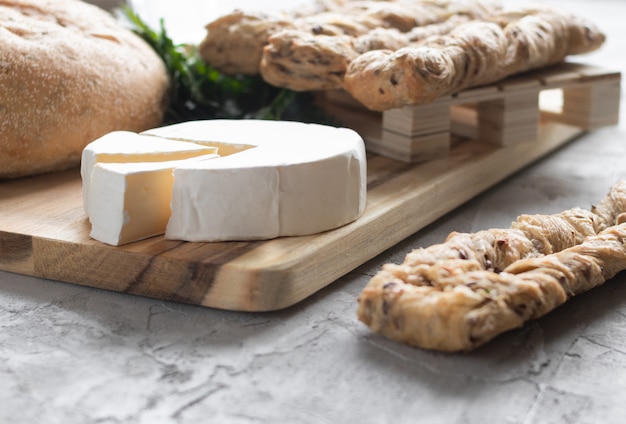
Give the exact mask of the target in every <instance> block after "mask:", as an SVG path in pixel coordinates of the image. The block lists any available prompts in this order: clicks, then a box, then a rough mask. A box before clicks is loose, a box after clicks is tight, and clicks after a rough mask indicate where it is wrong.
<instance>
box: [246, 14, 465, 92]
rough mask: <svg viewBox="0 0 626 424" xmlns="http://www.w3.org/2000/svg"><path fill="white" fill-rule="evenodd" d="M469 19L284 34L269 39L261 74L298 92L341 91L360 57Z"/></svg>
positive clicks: (290, 30) (458, 17)
mask: <svg viewBox="0 0 626 424" xmlns="http://www.w3.org/2000/svg"><path fill="white" fill-rule="evenodd" d="M470 19H472V18H471V17H470V16H468V15H454V16H452V17H450V18H448V19H446V20H445V21H443V22H438V23H435V24H431V25H425V26H419V27H415V28H413V29H412V30H411V31H409V32H401V31H399V30H398V29H396V28H375V29H372V30H371V31H369V32H366V33H365V34H362V35H358V36H349V35H336V34H335V35H332V34H331V35H326V34H313V33H311V32H310V31H302V30H293V29H289V30H284V31H281V32H278V33H276V34H274V35H271V36H270V37H269V38H268V44H267V45H266V46H265V48H264V49H263V56H262V59H261V66H260V69H259V71H260V73H261V75H262V76H263V79H264V80H265V81H267V82H268V83H270V84H272V85H275V86H277V87H284V88H289V89H291V90H296V91H313V90H336V89H341V88H342V87H343V77H344V75H345V73H346V70H347V69H348V65H349V64H350V62H351V61H352V60H354V59H356V58H357V57H358V56H359V55H361V54H363V53H365V52H368V51H371V50H380V49H386V50H397V49H400V48H402V47H405V46H407V45H411V44H416V43H419V42H420V41H422V40H424V39H425V38H427V37H429V36H433V35H435V34H444V33H447V32H449V31H451V30H452V29H453V28H454V27H456V26H457V25H459V24H461V23H464V22H467V21H469V20H470Z"/></svg>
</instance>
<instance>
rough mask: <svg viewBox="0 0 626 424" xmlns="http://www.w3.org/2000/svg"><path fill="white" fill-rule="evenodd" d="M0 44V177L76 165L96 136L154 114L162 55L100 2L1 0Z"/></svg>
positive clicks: (158, 110)
mask: <svg viewBox="0 0 626 424" xmlns="http://www.w3.org/2000/svg"><path fill="white" fill-rule="evenodd" d="M0 51H1V52H2V56H1V57H2V60H1V61H0V96H1V97H0V123H1V124H0V125H1V126H0V178H14V177H21V176H26V175H33V174H38V173H44V172H49V171H55V170H61V169H65V168H69V167H73V166H76V165H78V164H79V162H80V154H81V151H82V149H83V148H84V146H85V145H86V144H87V143H89V142H90V141H92V140H94V139H96V138H98V137H99V136H101V135H103V134H105V133H107V132H110V131H113V130H122V129H124V130H130V131H142V130H145V129H148V128H153V127H155V126H158V125H159V124H160V123H161V122H162V119H163V114H164V111H165V108H166V106H167V91H168V86H169V81H168V77H167V72H166V70H165V67H164V64H163V62H162V61H161V59H160V58H159V57H158V56H157V55H156V54H155V53H154V51H153V50H152V49H151V48H150V46H148V45H147V44H146V43H145V42H144V41H143V40H141V39H140V38H139V37H138V36H136V35H135V34H133V33H132V32H131V31H129V30H127V29H125V28H123V27H122V26H121V25H119V24H118V23H117V21H116V20H115V18H114V17H113V16H111V15H110V14H109V13H108V12H106V11H104V10H103V9H100V8H98V7H96V6H92V5H89V4H87V3H83V2H81V1H79V0H9V1H3V2H2V3H1V4H0Z"/></svg>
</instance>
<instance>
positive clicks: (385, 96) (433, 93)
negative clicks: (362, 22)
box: [344, 8, 605, 110]
mask: <svg viewBox="0 0 626 424" xmlns="http://www.w3.org/2000/svg"><path fill="white" fill-rule="evenodd" d="M604 40H605V36H604V34H603V33H602V32H601V31H600V30H599V29H598V28H596V27H595V26H594V25H592V24H591V23H590V22H587V21H586V20H584V19H583V18H580V17H577V16H573V15H570V14H569V13H566V12H560V11H556V10H553V9H547V8H545V9H527V10H518V11H514V12H506V13H501V14H498V15H495V16H494V17H493V18H492V19H491V21H490V22H487V21H470V22H468V23H466V24H463V25H460V26H459V27H457V28H456V29H454V30H453V31H451V32H450V33H448V34H445V35H441V36H435V37H432V38H429V39H428V40H426V41H425V42H424V43H423V44H422V45H420V46H417V47H412V46H409V47H404V48H401V49H399V50H396V51H385V50H377V51H371V52H367V53H365V54H363V55H361V56H359V57H358V58H357V59H355V60H353V61H351V63H350V65H349V67H348V70H347V72H346V75H345V80H344V89H345V90H346V91H348V92H349V93H350V94H351V95H352V96H353V97H355V98H356V99H357V100H359V101H360V102H361V103H363V104H364V105H365V106H366V107H368V108H369V109H372V110H387V109H393V108H398V107H402V106H405V105H412V104H420V103H427V102H430V101H433V100H435V99H436V98H438V97H441V96H443V95H447V94H452V93H455V92H457V91H459V90H462V89H464V88H468V87H472V86H477V85H482V84H487V83H491V82H495V81H498V80H500V79H502V78H505V77H507V76H510V75H513V74H516V73H520V72H524V71H528V70H531V69H536V68H539V67H544V66H548V65H551V64H554V63H558V62H561V61H562V60H563V59H564V58H565V57H566V56H568V55H571V54H581V53H586V52H590V51H593V50H596V49H597V48H599V47H600V46H601V45H602V44H603V42H604Z"/></svg>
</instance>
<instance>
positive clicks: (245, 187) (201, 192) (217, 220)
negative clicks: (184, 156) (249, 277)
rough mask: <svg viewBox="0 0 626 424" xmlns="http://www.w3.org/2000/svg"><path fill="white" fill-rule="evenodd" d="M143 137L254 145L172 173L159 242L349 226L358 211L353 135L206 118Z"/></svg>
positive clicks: (359, 165) (361, 187) (358, 169)
mask: <svg viewBox="0 0 626 424" xmlns="http://www.w3.org/2000/svg"><path fill="white" fill-rule="evenodd" d="M147 134H152V135H157V136H159V137H164V138H176V139H185V140H190V139H193V140H194V141H196V142H202V143H207V144H212V143H214V142H220V143H229V144H237V145H251V146H254V147H252V148H248V149H245V150H241V151H239V152H238V153H236V154H232V155H229V156H225V157H220V158H217V159H214V160H211V161H204V162H186V163H185V164H183V165H181V166H179V167H176V168H175V169H174V185H173V188H172V191H173V194H172V203H171V209H172V216H171V218H170V220H169V222H168V225H167V230H166V232H165V238H167V239H177V240H188V241H225V240H254V239H270V238H274V237H280V236H297V235H306V234H314V233H319V232H322V231H327V230H330V229H333V228H337V227H340V226H342V225H345V224H347V223H349V222H352V221H354V220H355V219H357V218H358V217H359V216H360V215H361V214H362V213H363V211H364V210H365V202H366V193H367V175H366V156H365V146H364V143H363V139H362V138H361V137H360V136H359V135H358V134H357V133H356V132H355V131H353V130H350V129H347V128H335V127H331V126H325V125H317V124H304V123H298V122H285V121H261V120H245V121H234V120H211V121H193V122H185V123H182V124H176V125H172V126H168V127H163V128H158V129H155V130H150V131H148V132H147Z"/></svg>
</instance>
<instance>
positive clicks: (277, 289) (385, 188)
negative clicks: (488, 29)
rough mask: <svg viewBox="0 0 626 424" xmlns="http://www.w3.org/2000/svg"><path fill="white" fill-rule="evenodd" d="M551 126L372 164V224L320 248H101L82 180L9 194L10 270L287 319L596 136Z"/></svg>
mask: <svg viewBox="0 0 626 424" xmlns="http://www.w3.org/2000/svg"><path fill="white" fill-rule="evenodd" d="M612 75H613V76H615V74H612ZM603 81H605V80H603ZM618 82H619V80H618ZM618 85H619V84H618ZM470 112H471V110H470ZM469 115H470V118H469V120H468V119H465V123H466V125H469V126H470V127H471V126H472V125H473V124H472V122H475V118H472V113H470V114H469ZM473 116H474V117H475V116H476V114H474V115H473ZM543 116H544V118H546V119H545V120H542V122H541V123H540V124H539V125H538V130H537V138H536V139H535V140H528V141H525V142H515V143H511V144H494V143H484V142H481V141H480V140H463V141H460V142H457V143H452V144H451V146H450V149H449V152H448V154H447V155H445V156H443V157H440V158H436V159H432V160H428V161H425V162H419V163H413V162H404V161H400V160H396V159H391V158H388V157H385V156H383V155H380V154H371V153H370V154H369V156H368V193H367V194H368V200H367V207H366V211H365V213H364V215H363V216H362V217H361V218H359V219H358V220H357V221H355V222H353V223H351V224H349V225H346V226H344V227H342V228H339V229H336V230H333V231H329V232H326V233H321V234H316V235H312V236H303V237H286V238H279V239H274V240H269V241H254V242H220V243H191V242H180V241H171V240H165V239H164V238H163V237H153V238H151V239H148V240H144V241H141V242H136V243H132V244H128V245H124V246H120V247H112V246H108V245H105V244H103V243H100V242H97V241H95V240H92V239H90V238H89V230H90V228H89V223H88V221H87V218H86V216H85V214H84V212H83V205H82V194H81V180H80V176H79V173H78V170H71V171H66V172H61V173H56V174H51V175H45V176H40V177H34V178H25V179H20V180H15V181H5V182H0V270H4V271H9V272H15V273H20V274H25V275H33V276H37V277H43V278H47V279H51V280H59V281H64V282H69V283H75V284H81V285H86V286H92V287H97V288H102V289H107V290H114V291H118V292H124V293H131V294H136V295H142V296H149V297H153V298H159V299H165V300H172V301H178V302H186V303H191V304H197V305H202V306H207V307H215V308H221V309H230V310H241V311H269V310H276V309H281V308H285V307H288V306H290V305H293V304H295V303H297V302H299V301H301V300H303V299H305V298H306V297H308V296H309V295H311V294H313V293H315V292H316V291H318V290H320V289H321V288H323V287H325V286H327V285H328V284H330V283H332V282H333V281H335V280H336V279H337V278H339V277H341V276H342V275H344V274H346V273H348V272H349V271H351V270H353V269H354V268H356V267H358V266H359V265H361V264H363V263H364V262H366V261H367V260H369V259H371V258H373V257H374V256H376V255H377V254H379V253H381V252H382V251H384V250H385V249H387V248H389V247H391V246H393V245H394V244H396V243H398V242H399V241H401V240H402V239H404V238H406V237H407V236H409V235H411V234H413V233H415V232H417V231H418V230H420V229H421V228H423V227H425V226H426V225H428V224H430V223H432V222H433V221H435V220H436V219H437V218H439V217H441V216H442V215H444V214H446V213H447V212H449V211H451V210H452V209H454V208H456V207H458V206H459V205H461V204H462V203H464V202H466V201H467V200H469V199H471V198H472V197H474V196H476V195H477V194H479V193H480V192H482V191H484V190H485V189H487V188H489V187H491V186H492V185H494V184H495V183H497V182H499V181H501V180H502V179H504V178H506V177H507V176H510V175H511V174H513V173H514V172H516V171H518V170H520V169H521V168H523V167H525V166H528V165H529V164H531V163H532V162H534V161H536V160H537V159H539V158H542V157H544V156H545V155H546V154H548V153H550V152H552V151H553V150H555V149H557V148H558V147H559V146H562V145H563V144H565V143H567V142H568V141H569V140H572V139H573V138H574V137H576V136H578V135H580V134H582V133H583V132H584V131H585V130H586V129H584V128H581V127H579V126H574V125H571V124H565V123H560V122H557V121H565V119H561V118H562V117H557V118H558V119H557V118H555V117H554V116H552V115H550V114H544V115H543ZM468 122H469V123H468ZM1 289H2V288H1V287H0V290H1Z"/></svg>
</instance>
